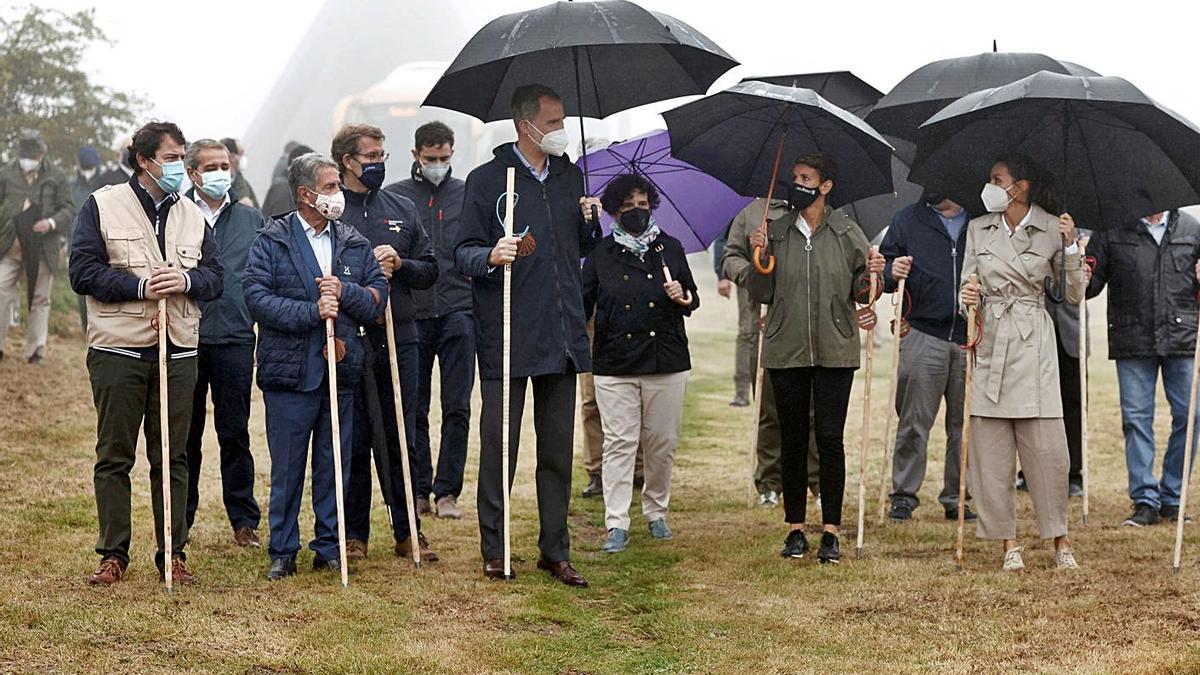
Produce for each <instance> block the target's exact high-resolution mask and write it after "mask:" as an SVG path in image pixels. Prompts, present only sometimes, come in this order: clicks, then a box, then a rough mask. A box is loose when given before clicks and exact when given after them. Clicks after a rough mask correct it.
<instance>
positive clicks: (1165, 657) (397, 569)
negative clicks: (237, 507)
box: [0, 259, 1200, 673]
mask: <svg viewBox="0 0 1200 675" xmlns="http://www.w3.org/2000/svg"><path fill="white" fill-rule="evenodd" d="M693 264H694V266H695V267H696V268H697V269H698V270H700V272H699V274H698V276H701V277H705V278H711V277H710V275H705V274H704V273H703V269H702V268H703V267H704V266H705V265H706V264H707V261H706V259H697V260H695V261H694V262H693ZM702 290H703V293H702V294H703V295H704V303H705V304H704V307H703V308H702V310H701V311H700V312H699V314H698V315H697V316H696V317H694V318H693V319H691V321H690V323H689V331H690V335H691V337H692V345H693V346H692V351H693V357H694V366H695V368H694V370H693V371H692V379H691V383H690V385H689V391H688V398H687V407H686V411H685V416H684V430H683V437H682V439H681V442H680V447H679V452H678V460H677V465H676V472H675V480H674V485H675V490H674V499H673V500H672V507H673V509H672V515H671V525H672V528H673V529H674V530H675V534H676V536H675V539H674V541H671V542H663V543H660V542H655V541H653V540H651V539H650V537H649V535H648V534H647V533H646V531H645V524H644V522H643V521H642V519H641V517H640V515H635V516H634V521H633V526H632V545H631V547H630V548H629V550H628V551H627V552H626V553H624V554H621V555H617V556H605V555H602V554H600V553H599V552H598V548H599V546H600V543H601V541H602V539H603V535H604V530H603V506H602V504H601V502H600V501H599V500H598V499H592V500H585V499H581V498H576V499H574V501H573V502H572V510H571V521H572V524H573V530H572V535H573V536H572V546H573V558H574V560H575V562H576V565H577V567H578V568H579V569H580V570H581V571H582V572H583V573H584V574H585V575H586V576H587V577H588V578H589V579H590V580H591V582H592V587H591V588H590V589H587V590H582V591H578V590H571V589H568V588H566V587H564V586H562V585H560V584H558V583H556V582H554V581H552V580H551V579H550V578H549V577H548V576H547V575H545V574H544V573H541V572H538V571H537V570H536V569H534V566H533V562H532V561H534V560H535V559H536V557H537V550H536V537H537V520H536V513H535V505H534V490H533V464H532V457H531V455H530V454H528V453H527V454H525V455H524V456H523V457H522V458H521V468H520V471H519V475H518V478H517V484H516V486H515V489H514V509H515V510H514V521H513V531H514V552H515V554H516V555H518V556H521V557H523V558H525V559H527V560H529V561H530V562H528V563H524V564H520V565H518V566H517V572H518V579H517V580H516V581H515V582H512V583H507V584H503V583H495V582H488V581H486V580H484V579H483V578H482V576H481V574H480V561H479V552H478V534H477V525H476V521H475V519H474V501H475V500H474V490H475V478H476V470H475V466H476V464H475V460H476V457H477V436H476V431H475V429H474V428H472V435H471V436H472V447H471V453H470V460H469V466H468V472H467V475H468V479H467V488H466V491H465V494H464V496H463V500H462V501H463V504H464V506H465V508H466V511H467V517H466V518H465V519H464V520H462V521H459V522H454V521H438V520H431V521H430V522H429V523H428V525H427V526H426V531H427V533H428V535H429V537H430V539H431V540H432V541H433V542H434V544H435V545H436V549H437V551H438V552H439V553H440V554H441V556H442V561H441V562H439V563H437V564H435V565H428V566H426V567H425V568H424V569H422V570H420V571H415V570H413V569H412V567H411V565H410V564H408V563H407V562H405V561H400V560H397V559H396V558H394V557H393V556H392V554H391V550H390V545H389V544H390V541H389V539H390V537H388V536H387V535H386V534H385V533H386V532H387V529H386V528H387V526H386V518H385V515H384V512H383V509H382V508H381V506H379V505H380V502H379V500H378V498H377V499H376V505H377V508H376V509H375V512H374V521H373V525H374V527H375V532H376V533H377V539H376V540H375V541H374V542H373V544H372V545H373V549H372V552H371V554H370V557H369V558H368V560H367V561H366V562H365V563H363V564H360V565H359V566H358V567H357V569H356V570H355V571H356V574H354V575H353V576H352V578H351V585H350V588H349V589H348V590H344V589H342V588H341V587H340V585H339V584H338V583H337V581H336V578H335V577H333V576H331V575H325V574H320V575H318V574H314V573H312V572H310V571H308V567H307V564H308V562H309V560H310V554H309V553H308V552H307V551H305V552H304V553H302V554H301V559H300V564H301V566H302V567H301V573H300V574H299V575H298V576H296V577H294V578H292V579H289V580H287V581H284V582H282V583H279V584H274V585H268V583H267V582H266V581H264V580H263V574H264V573H265V571H266V567H267V559H266V554H265V552H263V551H247V550H242V549H237V548H235V547H234V546H233V545H232V543H231V541H230V536H229V535H230V533H229V530H228V525H227V521H226V520H225V516H224V511H223V508H222V506H221V502H220V489H219V477H218V471H217V464H216V462H214V461H213V460H212V459H209V461H208V462H207V463H206V464H205V466H204V473H203V476H202V488H203V493H202V501H201V510H200V513H199V516H198V520H197V524H196V527H195V528H194V529H193V530H192V540H191V546H190V549H189V550H190V554H191V555H190V558H189V559H190V561H191V562H192V566H193V569H194V571H195V572H196V574H197V576H198V579H199V581H198V583H197V584H196V585H195V586H193V587H189V588H183V589H179V590H177V591H176V592H175V593H174V594H171V595H168V594H166V593H165V592H163V591H162V589H161V587H160V584H159V582H158V579H157V576H156V574H155V572H154V568H153V565H152V564H151V561H152V554H153V548H152V547H153V536H152V532H151V529H152V520H151V517H150V503H149V489H148V485H149V483H148V473H149V470H148V465H147V464H146V462H145V459H144V458H139V462H138V465H137V468H136V469H135V472H134V517H135V521H134V542H133V551H132V557H133V562H132V565H131V567H130V576H129V577H128V580H127V581H126V582H125V583H122V584H120V585H119V586H117V587H114V588H111V589H95V588H90V587H88V586H87V585H86V583H85V578H86V575H87V573H88V572H90V571H91V570H92V569H93V568H94V566H95V563H96V557H95V555H94V553H93V551H92V547H93V545H94V542H95V527H96V525H95V522H96V515H95V504H94V500H93V496H92V486H91V466H92V461H93V444H94V440H95V431H94V428H95V427H94V424H95V416H94V412H93V409H92V403H91V397H90V390H89V386H88V380H87V372H86V369H85V367H84V359H83V356H84V350H83V347H82V344H81V338H80V337H79V335H78V332H77V329H74V330H72V328H71V326H73V323H72V321H70V320H69V319H70V317H69V316H68V317H63V316H61V315H60V316H58V317H56V320H55V321H56V331H55V333H56V334H55V336H54V337H53V338H52V343H51V352H50V356H49V358H48V360H47V362H46V363H45V364H44V365H43V366H42V367H41V368H39V369H34V368H31V367H29V366H26V365H25V364H24V363H23V362H22V361H21V360H20V359H19V358H11V356H12V355H14V354H19V345H20V342H21V337H20V331H16V332H15V335H14V337H13V341H12V343H10V345H9V349H8V353H9V355H10V358H6V359H4V360H3V361H2V362H0V401H3V403H4V406H5V412H4V414H3V415H0V532H3V533H4V536H3V537H0V566H2V569H3V570H4V571H5V573H4V574H3V575H0V597H3V610H2V611H0V671H42V672H45V671H58V672H76V671H87V672H113V671H117V672H180V671H209V672H250V673H273V672H334V671H339V672H340V671H357V672H421V673H425V672H465V673H476V672H535V673H655V672H661V673H675V672H721V673H749V672H762V673H791V672H898V671H905V672H934V671H937V672H976V671H979V672H1011V671H1037V672H1163V673H1166V672H1195V671H1200V647H1198V646H1197V645H1198V644H1200V643H1198V638H1200V632H1198V631H1200V605H1198V603H1200V583H1198V582H1200V567H1198V566H1197V561H1198V560H1200V546H1198V542H1197V541H1196V536H1197V535H1196V532H1195V530H1194V528H1193V529H1192V530H1189V538H1190V541H1189V547H1188V548H1187V549H1185V558H1184V573H1183V574H1181V575H1179V576H1172V574H1171V568H1170V553H1171V546H1172V541H1173V533H1174V531H1173V528H1168V527H1165V526H1159V527H1155V528H1152V529H1149V530H1145V531H1133V530H1130V529H1126V528H1122V527H1120V526H1119V525H1120V521H1121V519H1122V518H1123V517H1124V516H1125V515H1126V512H1127V509H1128V501H1127V499H1126V497H1125V488H1124V486H1125V472H1124V459H1123V454H1122V439H1121V429H1120V417H1119V410H1118V407H1117V396H1116V382H1115V374H1114V370H1113V367H1112V364H1111V362H1109V361H1106V360H1105V359H1104V356H1105V348H1104V345H1103V339H1102V338H1103V336H1102V335H1098V336H1097V338H1098V339H1096V340H1095V341H1094V342H1093V345H1094V348H1095V356H1094V357H1093V359H1092V362H1091V365H1092V370H1091V372H1092V377H1093V382H1092V388H1091V392H1092V424H1091V438H1092V454H1091V457H1092V466H1093V486H1094V487H1093V494H1092V516H1091V522H1090V525H1089V526H1087V527H1086V528H1085V527H1082V526H1080V525H1079V521H1080V504H1079V501H1078V500H1073V501H1072V509H1071V512H1072V521H1071V522H1072V528H1073V531H1072V538H1073V539H1074V543H1075V548H1076V552H1077V554H1078V557H1079V561H1080V563H1081V565H1082V566H1083V569H1082V570H1081V571H1079V572H1078V573H1066V574H1064V573H1057V572H1055V571H1053V570H1052V565H1053V560H1052V550H1051V548H1050V547H1049V546H1048V545H1047V544H1046V543H1043V542H1039V541H1036V539H1035V538H1036V529H1035V526H1034V522H1033V519H1032V515H1031V511H1030V506H1029V501H1028V498H1027V497H1026V496H1022V497H1021V498H1020V510H1021V518H1020V529H1021V536H1022V537H1023V538H1024V539H1025V543H1026V544H1027V545H1028V546H1029V549H1028V553H1027V557H1026V562H1027V564H1028V565H1029V571H1028V572H1026V573H1024V574H1020V575H1005V574H1001V573H1000V572H998V571H997V569H998V567H999V562H1000V560H999V558H1000V554H999V548H998V544H994V543H989V544H986V545H985V544H983V543H981V542H978V541H976V540H974V539H973V537H972V536H971V535H970V533H969V535H968V551H967V561H966V566H965V570H964V571H957V570H956V569H955V567H954V565H953V562H952V557H951V549H952V546H953V541H954V529H953V527H952V525H951V524H949V523H947V522H945V521H944V520H943V519H942V514H941V512H940V510H939V509H937V508H936V506H928V505H929V504H936V492H937V490H938V489H939V487H940V486H939V485H937V484H936V483H935V482H934V481H932V480H927V481H926V484H925V487H924V490H923V492H922V497H923V501H924V503H925V504H926V506H925V507H923V508H921V509H919V510H918V511H917V519H916V520H915V521H913V522H911V523H907V524H903V525H894V524H888V523H879V522H877V518H876V517H875V514H876V513H877V509H878V506H877V502H876V501H875V499H876V497H875V496H876V495H877V490H878V483H877V481H878V471H879V462H880V458H881V455H882V437H883V430H882V428H883V416H884V407H885V405H886V403H885V399H886V396H887V389H888V382H887V376H888V373H889V363H888V361H889V358H890V350H889V349H888V348H886V347H884V348H882V349H878V350H876V361H875V364H876V367H875V380H874V387H873V394H872V398H873V406H872V407H873V410H874V412H875V419H876V420H877V422H876V423H874V424H873V425H872V426H873V433H874V438H873V442H872V445H871V456H870V461H869V465H868V475H869V476H871V479H870V481H869V485H870V489H869V492H868V494H869V495H871V498H870V499H869V500H868V508H867V513H868V518H867V528H868V529H867V532H866V552H865V555H864V557H863V559H862V560H853V537H854V534H855V530H854V526H853V525H854V522H855V519H856V517H857V509H856V505H855V496H856V494H857V492H856V490H857V477H858V470H859V460H858V454H857V448H858V438H859V432H860V423H861V422H860V421H861V401H862V390H861V387H862V377H861V374H860V377H859V380H858V381H857V382H856V387H855V393H854V396H853V404H852V410H851V414H850V416H849V420H850V421H849V424H848V428H847V430H846V432H847V446H848V449H850V451H849V452H848V454H849V457H848V460H847V475H848V480H847V508H846V515H845V518H846V525H847V527H846V528H845V530H844V537H843V551H844V552H845V554H846V558H847V559H846V560H845V562H844V563H843V564H842V565H841V566H839V567H820V566H818V565H816V564H815V562H814V561H812V560H804V561H802V562H799V563H796V562H792V561H786V560H783V559H781V558H780V557H779V556H778V550H779V547H780V545H781V543H782V539H783V535H784V534H785V531H784V526H783V523H782V511H781V510H778V509H776V510H761V509H758V508H750V507H749V506H748V489H747V481H748V467H747V458H746V457H747V440H748V432H749V429H750V427H751V424H752V421H751V416H752V413H751V412H749V411H748V410H744V409H743V410H738V409H732V408H730V407H729V406H728V405H727V402H728V400H729V398H730V396H731V393H732V391H731V388H732V385H731V382H730V373H731V372H732V352H733V339H732V338H733V331H734V326H735V323H736V322H735V312H734V307H733V303H732V302H731V301H725V300H722V299H720V298H718V297H717V296H716V294H715V293H714V292H713V290H712V288H711V287H708V288H704V289H702ZM64 304H66V303H61V302H60V303H58V305H59V307H60V309H64V310H65V309H67V308H68V307H69V305H67V306H66V307H62V305H64ZM1091 307H1092V308H1093V310H1092V311H1093V312H1095V313H1097V314H1099V313H1101V312H1102V303H1098V302H1093V303H1092V305H1091ZM1092 324H1093V326H1095V327H1097V328H1099V327H1102V326H1103V325H1104V324H1103V317H1102V316H1094V317H1093V322H1092ZM886 344H888V343H886V342H885V345H886ZM1160 399H1161V395H1160ZM476 410H477V408H476ZM262 412H263V411H262V406H261V398H260V397H258V396H257V392H256V398H255V408H254V419H253V421H252V427H251V428H252V439H253V446H254V452H255V456H256V458H257V460H258V483H257V484H256V488H255V491H256V494H257V495H258V497H259V499H260V501H262V503H263V504H264V507H265V502H266V496H267V489H268V471H267V470H268V464H267V459H266V457H267V452H266V445H265V440H264V435H263V430H262V419H263V417H262ZM939 423H940V422H939ZM1166 424H1167V419H1166V406H1165V403H1162V402H1160V405H1159V411H1158V420H1157V427H1158V433H1159V438H1160V442H1159V445H1160V447H1161V446H1162V445H1163V443H1164V442H1165V433H1166ZM530 426H531V425H528V424H527V425H526V428H527V431H526V436H527V437H530V436H531V429H530ZM435 428H436V425H435ZM209 433H210V436H211V433H212V432H211V425H210V432H209ZM579 438H580V437H579V435H577V439H579ZM211 440H212V443H211V447H212V448H213V449H214V452H212V453H211V454H210V455H209V457H210V458H215V455H216V453H215V438H213V439H211ZM580 442H581V441H580ZM943 443H944V434H943V433H942V432H941V431H940V430H938V429H935V431H934V433H933V439H932V441H931V447H932V448H935V451H934V452H933V453H932V454H933V457H931V462H930V467H929V475H930V476H940V475H941V461H940V459H939V458H938V457H937V455H938V454H939V452H938V451H937V450H936V449H937V448H940V447H942V444H943ZM525 447H531V446H530V445H526V446H525ZM577 450H578V448H577ZM582 483H583V474H582V471H580V470H578V469H577V471H576V475H575V490H576V494H577V491H578V489H579V488H580V487H581V485H582ZM301 513H302V517H301V527H302V532H303V533H304V534H305V536H307V535H309V534H311V528H312V521H311V515H310V514H311V511H310V510H309V508H308V506H307V502H306V506H305V509H304V510H303V511H302V512H301ZM814 531H815V530H814ZM260 532H261V533H262V534H263V536H264V540H265V535H266V527H265V523H264V525H263V527H262V529H261V530H260Z"/></svg>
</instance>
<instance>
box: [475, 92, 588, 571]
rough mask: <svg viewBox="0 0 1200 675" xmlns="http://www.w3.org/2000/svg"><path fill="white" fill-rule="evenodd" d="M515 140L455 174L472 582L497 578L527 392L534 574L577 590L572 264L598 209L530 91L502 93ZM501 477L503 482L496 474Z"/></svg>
mask: <svg viewBox="0 0 1200 675" xmlns="http://www.w3.org/2000/svg"><path fill="white" fill-rule="evenodd" d="M511 108H512V119H513V124H514V125H515V127H516V131H517V141H516V142H515V143H506V144H504V145H501V146H499V147H497V148H496V149H495V151H494V152H495V157H494V158H493V159H492V160H491V161H490V162H488V163H486V164H484V165H482V166H480V167H479V168H477V169H475V170H474V171H472V172H471V174H470V175H469V176H468V177H467V187H466V197H465V199H464V203H463V214H462V224H461V236H460V239H459V243H458V245H457V246H456V247H455V263H456V267H457V269H458V271H459V272H460V273H461V274H464V275H467V276H470V277H472V280H473V286H474V288H473V291H474V300H475V308H476V319H477V320H476V336H477V338H478V339H477V343H478V354H479V371H480V379H481V385H480V389H481V393H482V397H483V411H482V414H481V418H480V445H481V448H480V460H479V496H478V508H479V533H480V549H481V552H482V554H483V558H484V567H483V571H484V575H485V576H487V577H488V578H492V579H501V578H504V574H505V569H504V560H503V550H504V542H503V518H504V515H503V490H504V489H507V487H508V485H509V483H510V481H511V476H512V473H513V471H514V470H515V468H516V463H517V453H516V449H517V444H518V440H519V438H520V433H521V416H522V407H523V406H522V404H523V402H524V400H525V390H526V386H527V385H528V383H529V382H532V386H533V403H534V417H535V420H536V421H535V424H536V427H535V428H536V433H537V464H538V466H537V474H536V476H537V477H536V482H537V492H538V511H539V519H540V525H541V533H540V535H539V537H538V547H539V549H540V551H541V557H540V559H539V560H538V567H539V568H541V569H544V570H547V571H548V572H550V574H551V575H553V576H554V577H555V578H556V579H558V580H559V581H561V582H563V583H565V584H567V585H569V586H587V580H586V579H584V578H583V576H582V575H580V574H579V573H578V572H577V571H575V569H574V568H573V567H572V566H571V563H570V560H569V558H570V535H569V532H568V529H567V507H568V504H569V502H570V498H571V461H572V454H573V445H574V431H575V382H576V374H577V373H580V372H587V371H589V370H590V369H591V355H590V354H589V352H588V339H587V332H586V330H585V323H586V321H585V318H584V313H583V295H582V287H581V282H580V267H579V260H580V258H582V257H584V256H585V255H586V254H587V253H588V251H589V250H591V248H592V246H594V245H595V243H596V242H597V241H598V240H599V228H598V227H597V224H595V223H590V222H588V219H589V218H590V215H589V214H588V212H589V211H590V210H591V208H592V206H593V205H597V206H598V205H599V200H598V199H595V198H591V197H586V196H584V194H583V176H582V174H581V173H580V171H579V169H578V168H577V167H576V166H575V165H574V164H573V163H572V162H571V161H570V160H569V159H567V158H566V157H564V156H563V153H564V151H565V150H566V147H567V134H566V130H565V129H564V128H563V117H564V112H563V102H562V98H561V97H560V96H559V95H558V94H557V93H556V92H555V91H554V90H552V89H550V88H549V87H546V86H543V85H539V84H530V85H525V86H521V87H518V88H517V89H516V91H515V92H514V93H513V96H512V105H511ZM510 167H512V168H515V170H516V183H515V188H514V189H515V191H516V195H517V197H516V203H515V206H514V214H515V219H514V232H517V233H518V234H519V236H513V237H505V236H503V233H504V226H503V221H502V220H501V218H503V217H506V214H504V213H501V206H500V204H501V203H502V202H503V201H504V195H505V194H506V181H505V174H506V172H507V169H508V168H510ZM510 263H512V277H513V283H512V289H513V290H512V336H513V343H512V351H511V363H512V365H511V376H512V380H511V391H512V408H511V417H510V421H511V426H510V429H511V435H510V443H511V447H512V449H513V451H512V452H511V454H510V466H509V467H507V468H505V467H502V466H501V450H502V448H501V445H502V443H501V427H502V425H501V422H502V421H501V410H502V382H501V380H500V378H501V376H502V358H503V354H502V345H501V332H502V330H503V326H502V316H501V306H500V305H501V278H500V275H501V268H502V267H503V266H504V265H506V264H510ZM505 470H507V471H508V474H507V476H506V475H505V474H504V471H505Z"/></svg>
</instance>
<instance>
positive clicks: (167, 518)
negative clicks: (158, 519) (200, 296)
mask: <svg viewBox="0 0 1200 675" xmlns="http://www.w3.org/2000/svg"><path fill="white" fill-rule="evenodd" d="M168 267H170V265H168ZM168 398H169V397H168V392H167V299H166V297H160V298H159V299H158V451H159V461H160V462H161V463H162V501H163V504H162V512H163V583H164V584H165V585H166V588H167V591H168V592H170V591H171V590H172V588H171V572H173V571H174V570H173V569H172V567H173V565H174V563H175V559H174V556H173V555H172V553H173V551H174V548H175V547H174V546H173V545H172V543H171V421H170V419H169V418H168V416H167V407H168V405H169V403H168Z"/></svg>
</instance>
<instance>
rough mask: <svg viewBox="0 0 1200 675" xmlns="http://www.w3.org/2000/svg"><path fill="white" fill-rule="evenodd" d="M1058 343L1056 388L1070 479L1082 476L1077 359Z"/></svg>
mask: <svg viewBox="0 0 1200 675" xmlns="http://www.w3.org/2000/svg"><path fill="white" fill-rule="evenodd" d="M1055 342H1057V343H1058V388H1059V391H1060V392H1061V393H1062V406H1063V426H1065V427H1066V428H1067V451H1068V452H1069V453H1070V455H1071V471H1070V473H1069V474H1068V476H1069V477H1070V479H1071V480H1076V481H1077V480H1081V479H1082V477H1083V406H1082V403H1081V401H1080V398H1079V359H1078V358H1077V357H1074V356H1071V355H1070V354H1067V352H1066V351H1065V350H1064V349H1063V346H1062V341H1060V340H1055Z"/></svg>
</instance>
